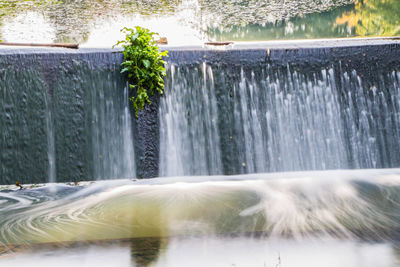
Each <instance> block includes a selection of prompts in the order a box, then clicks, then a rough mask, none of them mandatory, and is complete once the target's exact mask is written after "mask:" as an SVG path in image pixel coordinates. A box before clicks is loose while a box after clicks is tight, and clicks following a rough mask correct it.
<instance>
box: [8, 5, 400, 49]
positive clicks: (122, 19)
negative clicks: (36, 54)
mask: <svg viewBox="0 0 400 267" xmlns="http://www.w3.org/2000/svg"><path fill="white" fill-rule="evenodd" d="M399 9H400V2H399V1H397V0H368V1H367V0H325V1H319V0H301V1H299V0H290V1H274V0H255V1H243V0H173V1H165V0H154V1H146V0H140V1H125V0H115V1H110V0H109V1H100V0H82V1H69V0H60V1H56V0H24V1H15V0H0V39H2V40H3V41H8V42H78V43H80V44H84V45H86V46H92V47H93V46H111V45H113V44H115V43H116V41H117V40H118V39H121V33H120V32H119V30H120V29H121V28H122V27H125V26H128V27H133V26H135V25H140V26H143V27H148V28H150V29H151V30H153V31H156V32H159V33H160V34H161V35H162V36H166V37H167V38H168V40H169V43H170V44H173V45H176V44H196V43H202V42H204V41H208V40H237V41H250V40H254V41H261V40H271V39H272V40H274V39H293V38H325V37H352V36H375V35H384V36H393V35H398V34H399V31H400V28H399V27H400V22H399V16H398V15H397V14H398V13H399V12H400V10H399Z"/></svg>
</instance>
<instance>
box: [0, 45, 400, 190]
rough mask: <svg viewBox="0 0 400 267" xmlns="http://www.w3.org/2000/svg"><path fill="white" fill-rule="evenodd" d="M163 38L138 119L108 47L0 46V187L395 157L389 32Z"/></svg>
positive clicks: (399, 162) (399, 129)
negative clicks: (200, 43)
mask: <svg viewBox="0 0 400 267" xmlns="http://www.w3.org/2000/svg"><path fill="white" fill-rule="evenodd" d="M167 49H168V50H169V51H170V52H169V57H168V58H167V62H168V65H167V76H166V79H165V81H166V88H165V94H164V95H163V96H161V97H154V98H153V104H152V105H151V106H148V107H146V109H145V110H144V111H142V112H140V113H139V117H138V118H135V116H134V115H133V114H134V113H133V112H132V107H131V105H130V103H129V101H128V100H127V98H128V94H132V92H128V89H127V80H126V77H124V76H123V75H121V74H120V73H119V72H120V63H121V62H122V59H123V58H122V53H120V52H118V51H112V50H108V49H87V50H86V49H80V50H77V51H74V50H65V49H9V50H6V49H2V50H0V111H1V112H0V184H11V183H15V181H17V180H18V181H19V182H21V183H38V182H67V181H82V180H97V179H115V178H135V177H139V178H147V177H156V176H176V175H212V174H237V173H254V172H275V171H292V170H322V169H354V168H357V169H360V168H390V167H399V166H400V141H399V140H400V41H398V40H395V39H373V40H345V41H338V40H330V41H313V42H281V43H279V42H269V43H256V44H235V45H234V46H229V47H225V48H208V47H205V48H204V47H169V48H167Z"/></svg>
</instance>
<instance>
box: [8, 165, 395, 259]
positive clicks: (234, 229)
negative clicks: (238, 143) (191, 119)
mask: <svg viewBox="0 0 400 267" xmlns="http://www.w3.org/2000/svg"><path fill="white" fill-rule="evenodd" d="M399 190H400V169H378V170H372V169H371V170H352V171H350V170H349V171H341V170H337V171H317V172H287V173H270V174H251V175H241V176H208V177H204V176H203V177H202V176H199V177H172V178H159V179H151V180H139V181H132V180H117V181H100V182H96V183H93V184H86V185H83V186H70V185H63V184H53V185H47V186H44V187H41V188H35V189H24V190H16V191H10V190H3V191H0V226H1V228H0V231H1V233H0V242H1V245H2V246H1V250H0V251H1V257H0V264H2V263H7V264H13V266H22V265H24V264H27V263H28V262H29V265H30V266H53V264H54V262H61V264H65V266H68V264H70V265H73V264H74V263H76V262H79V261H83V262H85V264H86V266H94V265H96V266H107V264H108V262H109V259H110V258H111V259H113V262H114V263H118V266H131V265H132V266H146V264H150V266H189V265H190V266H276V265H277V264H278V263H279V262H278V257H279V255H280V258H281V261H282V266H322V265H323V266H376V265H377V264H378V265H379V266H397V265H398V264H399V257H398V246H397V241H398V240H399V235H398V229H399V228H400V227H399V226H400V210H399V208H400V206H399V204H400V197H399V196H400V194H399ZM337 255H341V257H337ZM374 255H376V256H374ZM103 259H104V260H103ZM35 264H36V265H35ZM327 264H331V265H327ZM368 264H370V265H368ZM374 264H375V265H374ZM61 266H63V265H61ZM278 266H279V265H278Z"/></svg>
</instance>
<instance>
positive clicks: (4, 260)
mask: <svg viewBox="0 0 400 267" xmlns="http://www.w3.org/2000/svg"><path fill="white" fill-rule="evenodd" d="M157 242H163V243H165V244H168V246H165V247H160V246H159V243H157ZM133 244H134V245H133ZM142 245H144V247H143V246H142ZM399 252H400V246H399V245H398V244H396V243H393V242H385V243H367V242H357V241H340V240H332V239H331V240H315V239H305V240H302V241H294V240H289V239H279V240H276V239H274V240H267V239H265V238H248V237H216V236H214V237H192V238H168V239H167V238H164V239H162V240H158V241H155V239H152V238H147V239H140V240H136V239H132V240H119V241H113V242H99V243H97V244H96V243H92V244H70V245H65V246H64V247H60V246H57V247H50V246H48V245H41V246H37V247H35V248H30V249H23V250H20V251H17V252H16V253H9V254H3V255H2V256H0V265H1V266H13V267H25V266H31V267H36V266H38V267H39V266H40V267H53V266H58V267H64V266H65V267H69V266H88V267H91V266H93V267H103V266H104V267H109V266H118V267H129V266H132V267H150V266H151V267H188V266H190V267H204V266H207V267H223V266H226V267H232V266H236V267H258V266H259V267H265V266H268V267H282V266H285V267H321V266H324V267H338V266H340V267H358V266H362V267H376V266H379V267H395V266H399V264H400V259H399V256H398V255H399Z"/></svg>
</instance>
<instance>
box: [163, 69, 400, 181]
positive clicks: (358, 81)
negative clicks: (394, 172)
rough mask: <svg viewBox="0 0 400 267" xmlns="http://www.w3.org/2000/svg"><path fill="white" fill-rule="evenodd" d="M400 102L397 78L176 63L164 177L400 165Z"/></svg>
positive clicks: (166, 115) (166, 113) (170, 83)
mask: <svg viewBox="0 0 400 267" xmlns="http://www.w3.org/2000/svg"><path fill="white" fill-rule="evenodd" d="M339 65H340V64H339ZM377 71H378V70H377ZM216 84H217V86H216ZM399 99H400V72H399V71H396V70H394V71H392V72H389V73H377V78H373V79H372V82H371V78H370V77H364V76H363V75H362V74H359V73H357V71H356V70H354V69H353V70H342V69H340V67H339V68H338V67H334V66H332V67H330V68H327V69H322V70H317V71H308V72H302V71H299V70H296V69H294V67H293V68H292V67H291V66H288V67H287V68H283V69H282V68H278V67H276V66H275V67H272V66H270V65H268V64H267V65H261V66H258V67H256V68H254V67H252V68H248V69H244V68H242V67H236V68H235V69H234V70H233V71H229V70H228V71H226V70H225V71H221V69H220V67H218V66H212V65H208V64H206V63H202V64H199V65H194V66H189V67H188V66H179V65H174V64H172V65H171V66H170V67H169V77H168V79H167V84H166V93H165V96H164V97H163V98H161V104H160V175H161V176H176V175H195V174H202V175H211V174H232V173H255V172H271V171H272V172H275V171H293V170H324V169H349V168H350V169H351V168H356V169H360V168H383V167H385V168H386V167H392V168H393V167H398V166H399V165H400V153H399V151H400V143H399V142H398V140H400V100H399Z"/></svg>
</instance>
